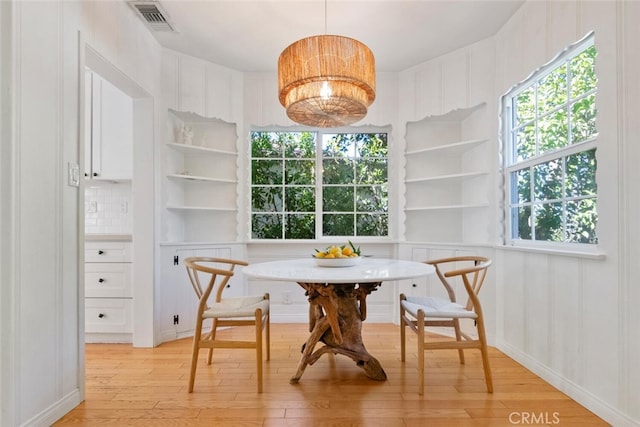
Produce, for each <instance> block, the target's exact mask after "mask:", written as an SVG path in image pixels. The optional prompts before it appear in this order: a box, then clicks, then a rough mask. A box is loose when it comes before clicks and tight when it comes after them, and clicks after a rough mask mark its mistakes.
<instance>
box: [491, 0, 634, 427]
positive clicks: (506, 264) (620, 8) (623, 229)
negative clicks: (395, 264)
mask: <svg viewBox="0 0 640 427" xmlns="http://www.w3.org/2000/svg"><path fill="white" fill-rule="evenodd" d="M639 18H640V8H639V7H638V6H637V5H636V4H635V3H633V2H580V1H571V2H555V1H546V2H527V3H525V5H523V7H522V8H521V9H519V11H518V12H517V13H516V14H515V15H514V16H513V17H512V18H511V19H510V21H509V22H508V23H507V24H506V25H505V26H504V27H503V28H502V29H501V30H500V31H499V32H498V34H497V35H496V37H495V40H496V58H497V61H496V64H497V72H496V88H497V91H496V97H498V96H500V95H502V94H503V93H505V92H506V91H507V90H508V89H509V88H510V87H511V86H512V85H514V84H516V83H518V82H520V81H521V80H523V79H524V78H526V77H527V76H528V75H529V74H530V73H531V72H533V71H534V69H536V68H538V67H540V66H541V65H543V64H544V63H546V62H547V61H549V60H550V59H551V58H553V57H554V56H555V55H556V54H557V53H558V52H560V51H561V50H562V49H563V48H564V47H566V46H567V45H569V44H571V43H573V42H575V41H576V40H578V39H580V38H582V37H583V36H584V35H585V34H587V33H588V32H589V31H592V30H593V31H594V33H595V43H596V48H597V50H598V57H597V59H596V72H597V74H598V94H597V100H596V102H597V108H598V118H597V127H598V132H599V136H598V150H597V160H598V175H597V180H598V197H599V200H598V217H599V219H598V235H599V241H600V243H599V245H598V249H599V251H600V252H601V253H603V254H605V257H600V258H598V257H592V256H579V255H576V254H570V253H566V254H564V255H563V254H553V253H548V254H540V253H534V252H530V251H529V252H527V251H526V250H525V251H522V250H511V249H508V248H501V247H498V248H497V252H496V258H497V261H498V262H497V268H498V269H499V271H498V272H497V273H498V274H497V285H498V289H497V296H498V299H497V306H496V309H497V320H498V323H497V333H498V336H497V344H498V347H499V348H500V349H502V350H504V351H505V352H506V353H507V354H509V355H510V356H511V357H513V358H514V359H516V360H518V361H519V362H521V363H523V364H524V365H525V366H526V367H528V368H529V369H531V370H532V371H534V372H536V373H537V374H538V375H540V376H542V377H543V378H545V379H546V380H547V381H549V382H550V383H551V384H553V385H554V386H556V387H558V388H559V389H561V390H562V391H564V392H566V393H567V394H569V395H570V396H571V397H573V398H574V399H576V400H578V401H579V402H580V403H582V404H583V405H585V406H586V407H587V408H589V409H590V410H592V411H594V412H596V413H597V414H598V415H599V416H601V417H603V418H604V419H605V420H607V421H608V422H610V423H611V424H612V425H616V426H627V425H628V426H631V425H638V424H639V423H640V416H639V415H640V409H638V408H637V405H634V404H632V403H631V402H638V401H639V400H640V390H638V387H637V384H638V383H639V382H638V379H639V378H640V368H639V367H638V364H637V363H633V362H631V361H635V360H639V359H640V347H639V345H638V339H637V327H636V326H632V325H637V324H638V316H637V315H635V314H633V313H635V312H637V310H636V308H637V305H638V301H639V299H638V296H639V294H638V291H637V288H638V287H637V286H636V285H637V283H638V282H639V281H640V277H639V274H638V272H637V271H636V269H634V268H633V266H634V265H635V264H636V263H637V256H636V257H634V258H631V255H630V254H638V253H639V252H640V239H638V238H637V235H638V230H637V227H638V226H637V221H636V219H637V218H635V215H634V214H632V212H635V211H636V210H637V209H636V208H638V195H637V191H633V190H632V189H631V187H632V186H633V184H632V183H633V182H637V180H638V172H637V167H636V166H637V163H638V161H640V157H639V155H638V154H639V153H638V149H637V144H636V142H637V137H636V135H637V133H638V131H637V124H633V125H631V124H630V122H629V118H630V117H635V116H638V114H640V105H639V104H638V96H640V93H639V92H638V84H637V79H636V77H635V76H637V73H638V71H639V67H640V59H639V56H638V53H637V46H635V47H632V46H634V45H636V44H637V43H636V41H637V40H638V39H639V37H640V33H638V29H637V25H636V24H634V23H632V22H635V21H637V19H639ZM532 41H534V42H532ZM636 122H637V121H636ZM634 126H636V128H635V129H634V128H633V127H634ZM632 140H633V142H632ZM634 233H635V234H634ZM634 297H635V299H634ZM634 321H635V322H634ZM632 330H635V333H632V332H631V331H632Z"/></svg>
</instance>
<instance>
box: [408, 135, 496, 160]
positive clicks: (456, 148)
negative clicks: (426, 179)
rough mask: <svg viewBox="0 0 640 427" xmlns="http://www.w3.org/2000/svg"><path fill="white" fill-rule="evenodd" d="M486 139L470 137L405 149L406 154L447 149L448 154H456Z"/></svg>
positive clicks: (486, 139)
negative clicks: (457, 140) (449, 142)
mask: <svg viewBox="0 0 640 427" xmlns="http://www.w3.org/2000/svg"><path fill="white" fill-rule="evenodd" d="M488 141H489V139H488V138H480V139H470V140H467V141H460V142H453V143H451V144H443V145H436V146H433V147H427V148H421V149H419V150H411V151H407V152H406V155H407V156H410V155H415V154H423V153H433V152H435V151H447V152H450V154H455V155H458V154H461V153H464V152H465V151H467V150H471V149H473V148H475V147H477V146H479V145H481V144H483V143H485V142H488Z"/></svg>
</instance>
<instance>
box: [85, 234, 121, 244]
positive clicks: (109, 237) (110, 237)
mask: <svg viewBox="0 0 640 427" xmlns="http://www.w3.org/2000/svg"><path fill="white" fill-rule="evenodd" d="M131 237H132V236H131V234H85V235H84V239H85V241H87V242H130V241H131V240H132V238H131Z"/></svg>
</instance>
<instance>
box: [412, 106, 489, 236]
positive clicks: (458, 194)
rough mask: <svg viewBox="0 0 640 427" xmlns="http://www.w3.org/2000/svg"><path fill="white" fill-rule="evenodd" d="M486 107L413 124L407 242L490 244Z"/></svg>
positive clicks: (434, 117)
mask: <svg viewBox="0 0 640 427" xmlns="http://www.w3.org/2000/svg"><path fill="white" fill-rule="evenodd" d="M486 115H487V108H486V104H484V103H483V104H480V105H477V106H475V107H471V108H465V109H459V110H455V111H451V112H449V113H447V114H443V115H439V116H429V117H425V118H424V119H422V120H418V121H415V122H409V123H407V133H406V142H407V145H406V150H405V160H406V164H405V180H404V183H405V208H404V212H405V230H407V232H406V240H408V241H423V242H458V243H479V242H486V241H488V232H487V230H486V224H487V223H488V222H487V221H486V218H487V215H488V210H489V181H490V180H489V178H490V171H489V170H488V169H487V168H488V165H490V163H491V162H490V161H489V151H490V144H489V141H490V139H489V138H488V137H487V136H488V131H487V125H486V123H487V117H486Z"/></svg>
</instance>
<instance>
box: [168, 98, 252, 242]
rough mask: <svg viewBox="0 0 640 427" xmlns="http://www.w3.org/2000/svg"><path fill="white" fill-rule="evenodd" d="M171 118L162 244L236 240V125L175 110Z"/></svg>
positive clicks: (170, 113) (170, 115) (171, 113)
mask: <svg viewBox="0 0 640 427" xmlns="http://www.w3.org/2000/svg"><path fill="white" fill-rule="evenodd" d="M168 115H169V121H168V132H167V133H168V142H167V156H166V164H165V183H164V184H165V185H164V189H165V193H164V201H165V206H166V210H167V212H165V219H166V221H165V225H166V226H165V231H166V235H165V236H164V238H163V240H164V241H167V242H225V241H226V242H233V241H237V238H238V178H237V176H238V167H239V165H238V151H237V139H238V135H237V131H236V125H235V124H234V123H228V122H225V121H223V120H218V119H212V118H206V117H202V116H198V115H196V114H193V113H184V112H178V111H173V110H169V114H168Z"/></svg>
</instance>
